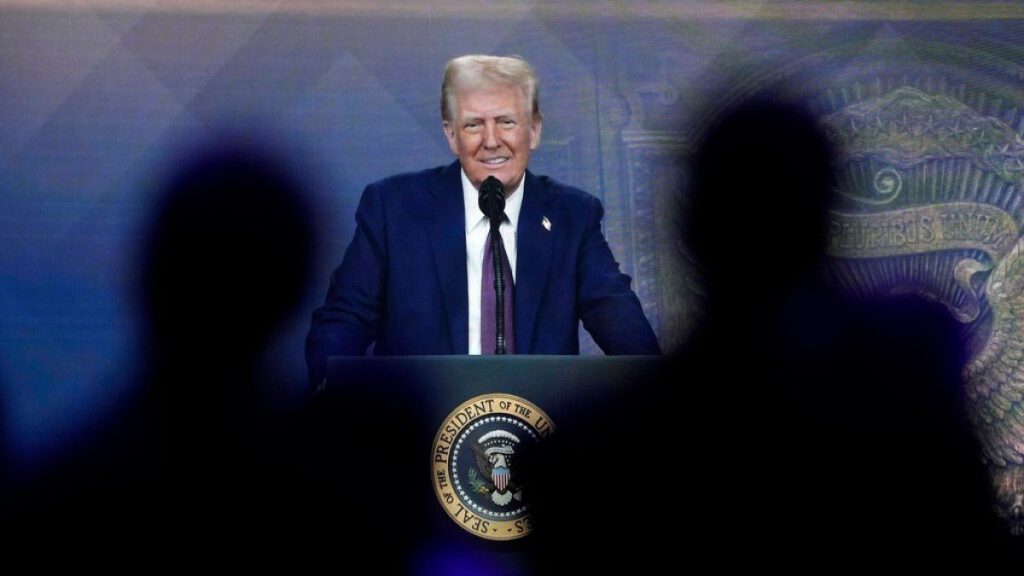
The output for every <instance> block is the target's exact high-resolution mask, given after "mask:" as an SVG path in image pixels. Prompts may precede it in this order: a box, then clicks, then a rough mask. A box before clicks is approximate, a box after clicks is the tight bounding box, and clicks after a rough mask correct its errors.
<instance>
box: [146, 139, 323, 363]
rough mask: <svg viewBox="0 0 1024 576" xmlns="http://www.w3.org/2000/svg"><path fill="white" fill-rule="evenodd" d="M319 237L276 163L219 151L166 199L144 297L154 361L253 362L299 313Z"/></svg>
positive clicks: (183, 176)
mask: <svg viewBox="0 0 1024 576" xmlns="http://www.w3.org/2000/svg"><path fill="white" fill-rule="evenodd" d="M312 246H313V236H312V232H311V226H310V218H309V213H308V208H307V206H306V204H305V203H304V196H303V194H302V190H300V189H299V187H298V186H297V184H296V181H295V179H294V178H293V177H292V175H291V174H289V173H288V171H287V170H286V169H285V168H284V167H282V166H281V164H280V163H278V162H276V161H275V160H273V159H271V158H267V157H265V156H264V155H262V154H260V153H257V152H253V151H249V150H226V151H224V150H218V151H215V152H213V153H208V154H205V155H202V156H200V157H198V158H197V159H195V160H194V161H193V162H191V163H189V164H188V165H187V166H186V167H185V168H184V169H183V170H182V171H181V172H180V173H178V175H177V176H176V177H174V178H173V179H172V180H171V181H170V182H169V183H168V185H167V187H166V190H164V192H163V194H162V197H161V203H160V206H159V209H158V211H157V216H156V219H155V221H154V223H153V226H152V228H151V233H150V237H149V240H148V244H147V249H146V250H145V252H144V254H145V261H144V264H143V275H142V282H143V286H142V290H143V298H144V305H145V312H146V315H147V321H148V325H149V330H150V336H151V337H152V338H151V343H150V345H151V346H152V347H155V348H156V350H154V352H155V353H156V354H157V355H160V354H166V355H168V356H172V358H171V359H172V361H180V360H182V359H183V358H177V360H175V359H174V358H173V356H175V355H182V356H183V357H185V356H187V357H189V358H196V357H224V358H232V357H234V358H235V359H238V360H240V359H242V358H248V357H249V356H250V355H252V354H255V353H256V352H258V351H259V350H260V348H261V347H262V345H263V344H264V343H265V341H266V339H267V338H268V337H269V336H270V335H271V334H272V333H273V331H274V330H275V329H276V328H277V327H278V325H279V323H280V322H281V321H282V320H283V318H284V316H285V314H286V313H287V312H288V311H289V310H290V308H291V307H292V306H293V305H294V304H295V303H297V300H298V298H299V297H300V295H301V292H302V290H303V288H304V286H305V284H306V282H307V279H308V275H309V272H310V268H311V251H312Z"/></svg>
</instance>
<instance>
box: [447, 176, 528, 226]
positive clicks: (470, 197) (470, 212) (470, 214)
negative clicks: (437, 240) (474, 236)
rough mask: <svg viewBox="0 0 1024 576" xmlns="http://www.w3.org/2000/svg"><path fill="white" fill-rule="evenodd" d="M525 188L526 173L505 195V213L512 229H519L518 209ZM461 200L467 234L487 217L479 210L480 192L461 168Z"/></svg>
mask: <svg viewBox="0 0 1024 576" xmlns="http://www.w3.org/2000/svg"><path fill="white" fill-rule="evenodd" d="M525 188H526V175H525V174H523V179H522V180H520V181H519V186H518V187H517V188H516V189H515V192H512V194H511V195H509V196H506V197H505V215H506V216H508V221H509V223H510V224H512V229H513V230H518V229H519V228H518V226H519V210H520V208H522V206H523V193H524V189H525ZM462 200H463V202H465V204H466V234H469V232H470V231H471V230H473V229H474V228H476V227H477V226H479V225H480V222H486V221H487V217H486V216H484V213H483V212H481V211H480V193H479V192H478V191H477V189H476V188H474V187H473V183H472V182H470V181H469V177H468V176H466V171H465V170H462Z"/></svg>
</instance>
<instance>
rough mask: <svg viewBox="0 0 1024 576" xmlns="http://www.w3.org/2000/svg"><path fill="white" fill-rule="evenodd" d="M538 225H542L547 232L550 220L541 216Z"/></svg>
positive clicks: (549, 229) (549, 227) (549, 230)
mask: <svg viewBox="0 0 1024 576" xmlns="http://www.w3.org/2000/svg"><path fill="white" fill-rule="evenodd" d="M540 225H541V226H543V227H544V229H545V230H547V231H548V232H551V220H548V217H547V216H545V217H543V218H541V220H540Z"/></svg>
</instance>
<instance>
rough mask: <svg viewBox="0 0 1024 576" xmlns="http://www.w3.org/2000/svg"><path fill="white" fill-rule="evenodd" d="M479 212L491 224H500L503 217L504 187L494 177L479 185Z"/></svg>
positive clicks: (489, 177)
mask: <svg viewBox="0 0 1024 576" xmlns="http://www.w3.org/2000/svg"><path fill="white" fill-rule="evenodd" d="M480 211H481V212H483V213H484V216H487V219H488V220H490V221H491V224H492V225H494V224H501V220H502V218H503V216H504V215H505V186H504V185H503V184H502V183H501V180H498V179H497V178H495V177H494V176H488V177H487V179H486V180H484V181H483V183H482V184H480Z"/></svg>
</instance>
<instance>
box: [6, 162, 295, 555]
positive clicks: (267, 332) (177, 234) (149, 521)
mask: <svg viewBox="0 0 1024 576" xmlns="http://www.w3.org/2000/svg"><path fill="white" fill-rule="evenodd" d="M158 198H159V200H158V202H159V203H158V206H157V210H156V218H155V220H154V222H153V224H152V226H151V228H149V230H148V234H149V236H148V238H147V239H146V240H145V244H144V248H143V251H142V255H143V258H142V272H141V275H140V276H141V294H142V303H143V307H142V308H143V312H144V317H145V329H146V330H145V344H146V347H145V348H144V349H145V351H146V357H145V358H143V359H141V361H140V363H139V364H140V366H142V370H141V375H140V376H139V382H138V385H136V386H134V387H133V388H132V392H131V393H129V394H127V395H126V396H125V397H124V398H122V399H121V400H120V402H119V403H118V405H117V406H115V407H114V409H113V410H111V412H110V415H109V417H107V418H106V419H104V420H102V421H101V422H100V423H99V424H98V425H97V429H95V430H88V431H84V432H83V434H82V435H81V436H82V441H81V442H80V443H79V445H78V446H77V447H75V448H74V449H73V450H71V451H70V453H69V454H68V455H67V456H66V458H65V459H64V461H63V462H61V463H60V464H59V465H58V466H57V467H56V468H55V470H54V471H53V472H52V473H51V474H48V475H47V476H46V477H45V478H43V479H41V480H40V481H39V482H38V483H36V485H35V486H33V487H32V488H31V489H30V490H28V491H27V492H28V493H27V494H25V495H24V497H23V498H22V504H21V505H20V506H19V509H20V519H21V520H22V521H24V523H25V524H26V525H34V526H35V527H36V528H37V529H38V530H39V531H40V532H43V531H46V530H47V529H48V528H50V527H52V526H62V527H63V528H66V529H69V530H71V529H73V528H78V529H79V530H81V531H80V532H79V533H78V534H76V535H75V536H76V538H79V539H81V540H82V541H86V542H88V541H90V539H96V538H101V537H109V536H110V534H106V533H104V532H99V533H98V532H97V531H96V530H95V527H94V524H95V523H96V521H97V519H98V518H103V519H104V522H105V526H111V527H112V528H111V529H112V530H115V531H116V532H115V533H116V534H118V535H120V536H125V537H128V538H140V539H146V538H149V539H152V534H151V533H149V532H148V531H147V529H150V528H160V527H164V526H170V525H174V526H179V525H180V526H182V527H183V528H184V529H186V530H188V531H189V534H191V535H192V536H194V537H196V538H198V539H199V540H200V541H201V540H202V538H203V537H204V536H209V537H210V538H211V539H213V540H217V539H220V538H221V537H222V534H223V533H224V532H225V531H230V532H231V533H232V534H233V535H235V536H238V535H246V534H257V533H259V532H260V531H266V530H269V531H273V532H274V533H277V532H278V531H281V530H285V529H286V527H285V526H281V525H278V521H279V520H281V519H282V518H283V515H284V514H285V512H286V511H287V510H290V509H292V505H291V503H290V502H288V498H290V497H294V494H293V493H294V490H290V489H289V488H288V486H289V485H291V484H293V483H294V484H296V485H297V484H298V482H299V480H298V477H299V476H300V471H299V470H298V469H296V467H299V466H301V463H299V462H297V459H296V458H291V457H290V453H291V450H290V449H289V443H291V442H292V436H291V434H292V432H291V431H290V428H289V426H288V425H287V423H286V422H285V421H283V419H282V418H280V417H278V415H277V413H276V412H275V411H274V410H272V408H271V407H269V406H266V405H265V404H264V403H263V401H262V396H261V390H262V389H264V388H266V387H267V386H270V385H272V383H269V382H266V381H265V379H264V377H263V375H262V374H261V372H260V367H261V361H262V356H263V355H264V354H265V352H266V348H267V345H268V344H269V343H270V342H271V340H272V337H273V336H274V335H275V334H276V332H277V330H278V329H279V328H280V327H281V324H282V322H283V320H284V319H285V318H286V316H287V314H288V313H289V312H290V310H291V309H292V308H293V307H294V306H295V305H296V304H297V302H298V299H299V298H300V296H301V295H302V293H303V290H304V289H305V286H306V283H307V281H308V276H309V273H310V268H311V253H312V248H313V238H314V236H313V232H312V230H311V219H310V213H309V208H308V206H307V205H306V204H305V196H304V191H303V190H302V189H301V187H300V186H299V185H298V181H297V179H296V178H295V177H294V176H293V175H292V174H290V173H289V172H288V171H287V170H286V169H285V168H284V167H282V166H281V164H280V163H279V162H277V161H276V160H275V159H274V158H272V157H270V156H269V155H267V154H264V153H262V152H260V151H257V150H254V149H251V148H248V147H221V148H218V149H215V150H212V151H210V152H209V153H206V154H204V155H201V156H199V157H198V158H197V159H196V160H194V161H193V162H191V163H190V164H188V165H187V166H186V168H185V169H183V170H181V171H180V172H179V173H178V174H177V175H176V176H175V177H173V178H172V179H171V180H170V181H169V182H168V183H167V185H166V188H165V189H164V190H163V191H162V192H161V193H160V194H159V196H158ZM292 478H295V480H294V481H293V480H292Z"/></svg>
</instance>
